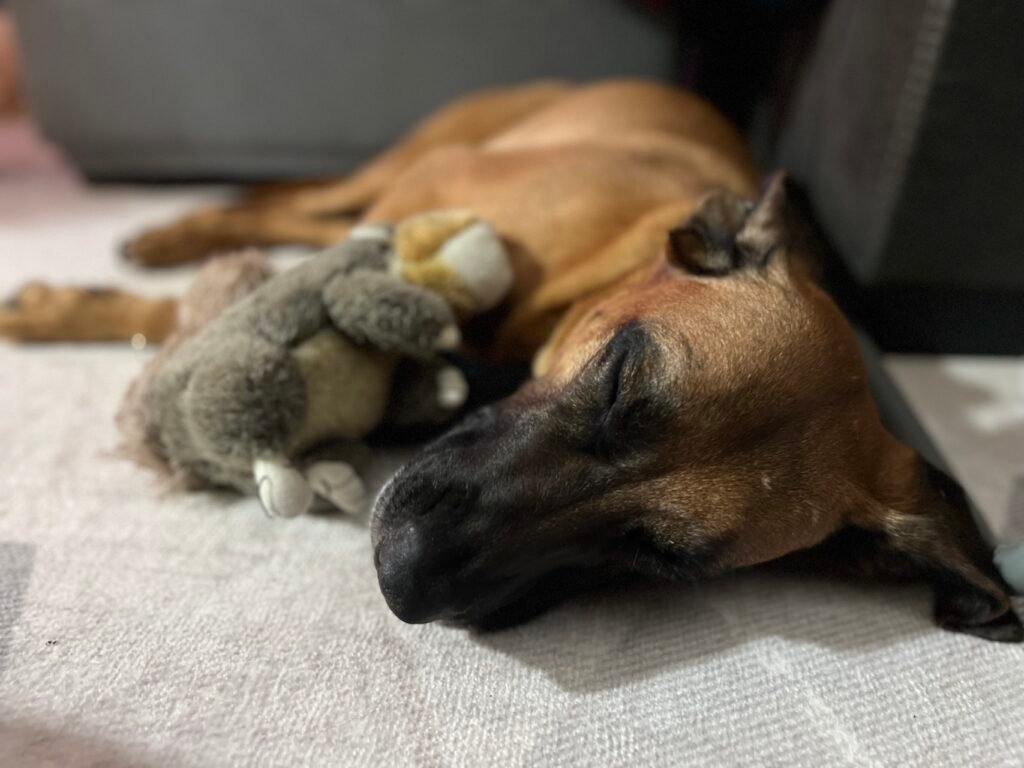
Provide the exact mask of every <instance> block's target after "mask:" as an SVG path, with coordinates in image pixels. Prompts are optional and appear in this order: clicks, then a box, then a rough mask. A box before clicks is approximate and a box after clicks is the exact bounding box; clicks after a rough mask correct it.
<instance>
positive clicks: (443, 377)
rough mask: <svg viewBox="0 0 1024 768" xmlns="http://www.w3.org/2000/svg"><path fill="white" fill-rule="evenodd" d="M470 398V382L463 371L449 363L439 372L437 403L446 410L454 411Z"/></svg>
mask: <svg viewBox="0 0 1024 768" xmlns="http://www.w3.org/2000/svg"><path fill="white" fill-rule="evenodd" d="M467 399H469V383H468V382H467V381H466V377H465V376H463V375H462V371H460V370H459V369H458V368H456V367H455V366H454V365H449V366H446V367H444V368H442V369H441V370H439V371H438V372H437V404H438V405H440V406H441V407H442V408H444V409H445V410H446V411H454V410H457V409H459V408H461V407H462V406H464V405H465V404H466V400H467Z"/></svg>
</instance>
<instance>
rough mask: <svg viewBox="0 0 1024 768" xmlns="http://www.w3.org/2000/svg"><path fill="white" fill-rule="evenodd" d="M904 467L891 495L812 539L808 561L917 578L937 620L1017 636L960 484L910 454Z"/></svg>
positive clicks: (1008, 638)
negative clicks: (905, 475)
mask: <svg viewBox="0 0 1024 768" xmlns="http://www.w3.org/2000/svg"><path fill="white" fill-rule="evenodd" d="M909 470H910V471H911V472H912V473H913V476H912V477H911V478H910V482H909V483H908V484H907V485H906V486H905V490H904V491H902V492H900V493H899V494H898V498H891V499H889V500H888V501H887V502H884V503H878V504H874V505H870V506H871V508H870V509H869V510H868V511H866V512H865V513H864V514H862V515H858V516H856V517H855V519H854V520H853V521H852V523H851V525H850V526H849V527H847V528H844V529H842V530H841V531H840V532H839V533H837V534H835V535H833V536H832V537H831V538H830V539H828V540H826V542H825V543H824V544H822V545H820V546H819V548H818V552H817V553H816V554H817V557H816V558H815V562H819V563H823V564H826V565H827V566H828V567H830V568H833V567H839V568H843V569H847V568H850V569H852V570H854V571H856V572H858V573H861V574H864V575H871V576H895V577H897V578H917V579H920V578H923V579H925V580H926V581H928V582H929V583H930V584H931V585H932V586H933V588H934V590H935V607H934V611H935V621H936V622H937V623H938V624H939V626H941V627H943V628H945V629H949V630H952V631H954V632H964V633H967V634H970V635H975V636H978V637H982V638H985V639H987V640H995V641H999V642H1013V643H1019V642H1022V641H1024V625H1022V624H1021V621H1020V618H1019V617H1018V616H1017V614H1016V613H1015V612H1014V610H1013V607H1012V605H1011V604H1010V595H1011V594H1012V590H1011V588H1010V587H1009V585H1008V584H1007V583H1006V582H1005V581H1004V580H1003V578H1002V576H1001V575H1000V574H999V571H998V570H997V568H996V566H995V564H994V562H993V553H992V549H991V547H990V546H989V545H988V544H987V543H986V542H985V540H984V539H983V538H982V536H981V534H980V533H979V531H978V528H977V526H976V525H975V522H974V517H973V514H972V512H971V510H970V507H969V505H968V502H967V498H966V496H965V495H964V492H963V489H962V488H961V487H960V486H959V485H958V484H957V483H956V482H955V481H954V480H952V479H951V478H950V477H948V476H947V475H946V474H945V473H943V472H941V471H939V470H938V469H936V468H934V467H932V466H931V465H929V464H927V463H926V462H924V461H922V460H920V459H917V458H916V457H915V458H914V461H913V463H912V465H911V466H910V467H909ZM887 471H889V472H893V471H896V472H899V471H902V469H901V468H899V467H897V468H892V467H890V468H889V469H888V470H887Z"/></svg>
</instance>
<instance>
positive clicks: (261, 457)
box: [141, 211, 512, 517]
mask: <svg viewBox="0 0 1024 768" xmlns="http://www.w3.org/2000/svg"><path fill="white" fill-rule="evenodd" d="M511 283H512V269H511V266H510V263H509V260H508V257H507V254H506V252H505V249H504V247H503V245H502V243H501V240H500V239H499V238H498V236H497V235H496V234H495V232H494V230H493V229H492V228H491V226H490V225H489V224H487V223H486V222H484V221H482V220H479V219H477V218H475V217H474V216H473V215H472V214H470V213H468V212H463V211H440V212H434V213H430V214H424V215H420V216H416V217H412V218H410V219H407V220H404V221H402V222H401V223H399V224H398V225H397V226H395V227H392V226H389V225H362V226H359V227H357V228H356V229H355V230H353V232H352V233H351V235H350V236H349V237H348V239H346V240H345V241H344V242H342V243H341V244H340V245H338V246H335V247H333V248H331V249H328V250H326V251H324V252H322V253H320V254H318V255H315V256H313V257H311V258H310V259H309V260H307V261H305V262H303V263H302V264H300V265H299V266H297V267H294V268H292V269H290V270H287V271H285V272H283V273H281V274H279V275H276V276H274V277H272V278H270V279H269V280H267V281H266V282H265V283H263V284H262V285H260V286H259V287H258V288H256V289H255V290H254V291H252V292H251V293H249V294H248V295H247V296H245V297H244V298H242V299H240V300H239V301H237V302H236V303H234V304H232V305H231V306H229V307H228V308H227V309H226V310H225V311H224V312H223V313H222V314H220V315H219V316H217V317H216V318H215V319H213V320H211V321H210V322H209V323H208V324H207V325H205V326H204V327H202V328H201V329H200V330H199V331H198V332H196V333H195V334H194V335H193V336H191V337H190V338H187V339H186V340H184V341H183V342H182V343H181V344H180V345H179V346H177V347H176V348H175V349H174V350H173V351H172V352H171V354H169V355H168V357H167V359H166V360H165V361H164V362H163V363H162V365H161V366H160V368H159V370H158V371H157V372H156V374H155V376H154V378H153V379H152V381H150V382H148V386H147V387H146V391H145V393H144V395H143V396H142V401H141V406H142V412H143V414H144V421H145V433H146V442H147V443H148V445H149V446H150V447H151V448H152V449H153V451H154V453H156V454H157V455H158V456H159V457H160V458H161V459H162V460H163V461H164V462H166V464H168V465H169V466H170V467H171V468H172V469H173V470H174V471H175V472H176V473H178V474H179V475H181V474H184V475H185V476H186V477H187V478H188V479H190V480H192V481H193V484H200V485H202V484H205V485H214V486H230V487H233V488H236V489H238V490H240V491H243V492H253V491H255V492H256V493H257V494H258V496H259V498H260V501H261V502H262V504H263V507H264V509H265V510H266V512H267V514H269V515H272V516H282V517H293V516H295V515H299V514H302V513H303V512H305V511H307V510H308V509H309V507H310V506H311V504H312V503H313V500H314V497H315V496H319V497H321V498H322V499H324V500H326V501H327V502H329V503H330V504H332V505H333V506H335V507H337V508H339V509H341V510H345V511H354V510H356V509H358V508H360V507H361V505H362V504H363V501H364V489H363V484H362V481H361V480H360V478H359V476H358V474H357V473H356V471H355V469H354V468H353V467H352V465H351V462H350V461H347V460H345V459H346V458H347V457H348V456H350V455H351V453H352V451H353V450H354V449H356V448H358V446H359V441H361V440H362V439H363V438H364V437H365V436H366V435H367V434H368V433H370V432H371V431H372V430H374V429H375V428H376V427H378V426H379V425H381V424H382V423H385V422H386V423H391V424H398V425H409V424H417V423H419V424H423V423H439V422H441V421H444V420H447V419H448V418H450V417H451V416H452V415H453V414H454V413H455V411H457V410H458V409H459V408H460V407H461V406H462V405H463V404H464V402H465V400H466V397H467V394H468V392H467V385H466V381H465V379H464V378H463V376H462V374H461V372H460V371H459V370H458V369H457V368H455V367H453V366H451V365H448V364H447V363H446V362H445V361H444V360H443V359H442V358H441V357H439V356H438V354H437V353H438V352H439V351H442V350H450V349H453V348H455V347H456V346H457V345H458V344H459V340H460V334H459V329H458V325H457V321H458V320H461V319H464V318H466V317H468V316H470V315H472V314H475V313H478V312H482V311H485V310H487V309H490V308H491V307H494V306H495V305H496V304H498V303H499V302H500V301H501V299H502V298H503V296H504V295H505V293H506V292H507V290H508V288H509V287H510V285H511Z"/></svg>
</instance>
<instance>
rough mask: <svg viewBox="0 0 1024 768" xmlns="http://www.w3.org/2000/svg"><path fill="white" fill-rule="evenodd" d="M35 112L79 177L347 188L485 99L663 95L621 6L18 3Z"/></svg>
mask: <svg viewBox="0 0 1024 768" xmlns="http://www.w3.org/2000/svg"><path fill="white" fill-rule="evenodd" d="M13 7H14V11H15V19H16V22H17V24H18V30H19V34H20V35H21V37H22V43H23V48H24V56H25V64H26V67H25V69H26V74H27V80H28V82H27V85H28V91H29V96H30V101H31V104H32V109H33V112H34V114H35V116H36V118H37V120H38V122H39V124H40V126H41V127H42V129H43V131H44V133H45V134H46V135H47V136H49V137H50V138H51V139H53V140H54V141H56V142H57V143H58V144H60V145H61V146H62V147H63V148H64V149H65V150H66V151H67V152H68V154H69V155H70V156H71V158H72V159H73V160H74V161H75V162H76V163H77V164H78V165H79V166H81V168H82V169H83V170H84V171H85V173H86V174H88V175H89V176H91V177H93V178H133V179H167V178H189V177H193V178H194V177H207V178H212V177H229V178H240V179H245V178H263V177H284V176H310V175H312V176H318V175H328V174H336V173H339V172H341V171H345V170H347V169H349V168H350V167H352V166H353V165H354V164H356V163H357V162H359V161H360V160H362V159H364V158H365V157H366V156H367V155H369V154H371V153H373V152H375V151H377V150H378V149H381V148H382V147H385V146H387V145H388V144H390V143H391V142H392V141H393V140H394V139H395V138H396V137H397V136H398V134H399V133H400V132H401V131H403V130H404V129H405V128H407V127H408V126H409V125H410V124H411V123H412V122H413V121H414V120H416V119H417V118H419V117H421V116H422V115H424V114H425V113H427V112H429V111H430V110H432V109H434V108H435V107H437V105H438V104H441V103H443V102H445V101H446V100H448V99H450V98H452V97H453V96H456V95H459V94H462V93H464V92H466V91H469V90H473V89H476V88H481V87H484V86H488V85H494V84H497V83H513V82H519V81H523V80H529V79H533V78H542V77H560V78H571V79H590V78H600V77H607V76H612V75H620V74H635V75H643V76H649V77H660V78H664V77H667V76H669V75H670V73H671V68H672V62H673V59H674V47H673V42H672V38H671V35H670V34H668V33H667V32H666V30H664V29H662V28H661V27H660V26H659V25H658V23H657V21H656V20H654V19H652V18H651V17H649V16H648V15H647V14H645V13H642V12H640V11H638V10H636V9H635V8H631V7H629V6H628V5H627V4H626V3H625V2H622V0H543V2H533V1H532V0H530V1H526V0H287V1H286V2H285V1H284V0H216V2H211V0H131V1H130V2H125V1H124V0H85V1H83V0H14V1H13Z"/></svg>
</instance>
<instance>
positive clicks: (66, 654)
mask: <svg viewBox="0 0 1024 768" xmlns="http://www.w3.org/2000/svg"><path fill="white" fill-rule="evenodd" d="M195 199H196V196H195V194H193V193H187V192H182V191H171V192H168V191H163V192H159V193H157V192H148V193H147V192H143V191H136V190H124V189H120V190H117V189H108V190H101V191H88V190H83V189H81V188H79V187H78V186H77V185H76V184H74V183H73V182H72V181H71V180H69V179H67V178H66V177H65V176H62V175H60V174H56V172H51V173H50V175H46V176H44V177H40V176H38V175H33V176H30V177H28V178H24V179H22V180H20V181H3V182H0V291H2V292H6V291H9V290H11V289H13V287H14V286H15V285H16V284H17V283H19V282H20V281H21V280H23V279H25V278H27V277H29V276H33V275H34V276H41V277H47V278H50V279H58V280H82V279H89V280H90V281H92V282H104V281H111V280H117V281H119V282H120V283H122V284H134V285H136V286H142V287H144V288H146V289H147V290H150V291H153V290H156V291H160V290H165V289H166V290H176V289H178V288H180V286H181V284H182V283H183V282H184V281H185V280H186V279H187V273H185V272H182V273H172V274H170V275H167V274H165V275H162V276H159V277H154V276H149V275H139V274H135V273H133V272H132V271H131V270H129V269H128V268H126V267H123V266H118V265H117V263H116V261H115V260H114V257H113V245H114V243H115V241H116V240H117V239H118V238H120V237H123V236H124V235H125V234H127V232H129V231H131V230H132V229H133V228H134V227H135V226H137V225H139V224H140V223H142V222H144V221H152V220H159V219H160V218H162V217H163V216H165V215H166V214H167V213H169V212H170V211H172V210H174V209H177V208H179V207H181V206H182V205H184V204H187V203H191V202H193V201H194V200H195ZM145 355H146V353H145V352H135V351H132V350H130V349H128V348H126V347H97V348H84V347H71V346H56V347H50V348H44V349H40V348H31V349H21V348H14V347H10V346H6V345H2V344H0V434H2V436H3V440H2V441H0V587H2V588H0V766H36V765H53V766H100V765H103V766H128V765H160V766H165V765H190V766H222V765H268V766H270V765H305V764H311V765H359V766H363V765H387V766H400V765H457V766H474V767H475V766H482V765H522V766H540V765H579V766H615V765H622V766H626V765H629V766H648V765H665V766H678V765H777V766H787V767H788V766H803V765H806V766H821V765H868V766H874V765H879V766H881V765H893V766H896V765H899V766H905V765H920V766H938V765H950V766H962V765H978V766H996V765H1005V766H1011V765H1020V764H1022V763H1024V649H1022V648H1021V647H1019V646H1009V647H1007V646H999V645H995V644H989V643H985V642H982V641H980V640H975V639H972V638H968V637H964V636H959V635H952V634H947V633H943V632H940V631H939V630H937V629H935V628H934V627H933V626H932V624H931V621H930V618H929V610H930V603H929V600H930V598H929V595H928V594H927V592H926V591H925V590H924V589H918V588H901V589H893V588H891V587H888V588H881V587H872V586H863V587H858V586H851V585H844V584H837V583H831V582H826V581H799V580H797V579H795V578H786V577H781V576H775V575H766V574H757V573H752V574H746V575H743V576H736V577H733V578H729V579H725V580H722V581H719V582H716V583H713V584H708V585H704V586H700V587H698V588H678V589H649V590H640V591H636V590H633V591H625V592H618V593H614V594H606V595H600V596H595V597H592V598H589V599H586V600H583V601H578V602H575V603H572V604H570V605H568V606H565V607H563V608H560V609H557V610H556V611H554V612H552V613H550V614H548V615H546V616H544V617H542V618H541V619H539V620H537V621H534V622H532V623H530V624H527V625H525V626H522V627H520V628H518V629H515V630H512V631H508V632H504V633H500V634H495V635H488V636H476V635H473V634H469V633H467V632H464V631H459V630H453V629H447V628H444V627H440V626H417V627H413V626H406V625H403V624H401V623H400V622H399V621H397V620H396V619H395V618H394V617H393V616H391V615H390V614H389V613H388V611H387V608H386V606H385V604H384V601H383V599H382V598H381V596H380V594H379V592H378V591H377V586H376V580H375V577H374V572H373V566H372V563H371V557H370V549H369V542H368V534H367V529H366V526H365V523H364V522H352V521H350V520H339V519H328V518H317V517H308V518H305V519H300V520H294V521H270V520H268V519H266V518H265V517H264V516H263V515H262V513H261V512H260V509H259V507H258V505H257V503H256V502H255V501H253V500H239V499H237V498H232V497H229V496H217V495H209V494H200V495H192V496H172V497H161V496H159V495H158V494H157V492H156V486H155V483H154V482H153V480H152V478H150V477H149V476H148V475H146V474H145V473H144V472H142V471H140V470H138V469H136V468H135V467H133V466H132V465H130V464H127V463H125V462H123V461H120V460H118V459H116V458H113V457H112V456H111V455H110V452H111V450H112V449H113V448H114V446H115V445H116V442H117V437H116V433H115V429H114V425H113V415H114V411H115V409H116V407H117V404H118V401H119V399H120V397H121V394H122V391H123V389H124V387H125V385H126V384H127V383H128V381H129V380H130V379H131V377H132V376H134V375H135V374H136V373H137V371H138V370H139V367H140V366H141V365H142V363H143V361H144V359H145ZM923 370H924V369H922V368H920V366H915V365H908V366H906V367H905V368H904V369H903V370H902V374H903V376H901V379H902V378H905V379H906V381H907V382H909V383H911V384H912V385H913V384H915V382H916V386H914V387H912V389H911V395H912V396H914V395H915V392H914V389H917V388H920V387H921V382H922V381H924V379H923V378H922V377H921V374H922V371H923ZM925 389H927V388H925ZM922 391H924V390H922ZM928 391H930V390H928ZM971 404H972V403H968V404H967V405H971ZM973 404H975V405H976V403H973ZM958 407H959V406H958V405H957V404H956V402H955V401H951V402H944V403H943V404H942V408H941V409H939V410H941V411H944V412H945V416H946V417H947V418H952V419H953V420H954V422H955V414H956V412H957V411H956V409H957V408H958ZM964 407H966V405H965V406H964ZM996 411H997V412H998V409H996ZM936 412H938V411H936ZM1012 416H1013V413H1010V414H1009V416H1006V414H1004V415H1003V416H1001V417H999V418H1001V419H1003V421H1002V422H1000V423H1006V424H1009V426H1008V427H1006V428H1005V429H1002V430H1001V431H999V430H997V432H998V433H999V435H1001V436H1000V437H997V438H994V440H995V444H994V449H993V450H994V453H993V455H991V456H989V458H988V460H987V461H985V456H984V445H985V443H984V442H983V443H982V448H981V449H978V448H976V447H975V446H976V444H975V443H972V442H970V438H969V436H968V437H967V438H963V436H962V435H961V437H960V439H959V442H956V441H954V442H953V443H949V442H947V444H946V445H945V447H946V448H947V450H950V451H951V453H952V458H953V464H954V466H955V467H958V461H957V458H958V454H959V453H965V452H968V451H970V452H971V458H970V460H971V461H977V462H978V463H979V464H983V465H985V466H990V465H991V464H992V462H998V461H1000V460H1002V461H1004V462H1006V461H1008V460H1009V461H1011V462H1012V459H1008V458H1007V457H1005V456H1004V455H1003V453H1004V451H1005V450H1006V445H1009V444H1010V442H1011V441H1012V440H1014V439H1017V440H1019V439H1020V437H1021V431H1020V422H1019V421H1014V420H1013V418H1012ZM993 418H995V417H993ZM957 423H958V422H957ZM1015 430H1016V431H1015ZM946 434H947V435H949V434H952V435H953V436H954V437H956V430H955V429H954V430H952V431H947V433H946ZM1014 436H1016V437H1014ZM939 438H940V442H944V441H943V434H941V430H940V434H939ZM965 440H966V442H965ZM1004 443H1005V444H1006V445H1004ZM1015 444H1018V445H1019V443H1015ZM1011 447H1012V446H1011ZM979 450H981V454H980V458H979V453H978V451H979ZM1016 455H1017V457H1018V458H1019V457H1020V456H1022V455H1024V451H1020V452H1018V453H1017V454H1016ZM1004 466H1005V464H1004ZM958 468H959V467H958ZM382 474H383V469H382ZM1004 477H1005V478H1008V477H1009V475H1008V474H1007V473H1006V472H1005V470H1004V473H1003V474H1002V475H1000V479H999V480H998V482H996V483H995V485H994V486H992V487H988V486H986V488H988V491H986V490H985V489H981V490H982V493H977V489H972V490H976V495H978V496H979V497H983V496H984V494H985V493H986V492H987V493H989V497H990V498H996V499H997V501H999V502H1000V503H1002V502H1003V501H1005V499H1006V498H1007V495H1008V494H1009V493H1010V490H1009V489H1010V485H1009V480H1008V479H1006V480H1005V481H1004V479H1003V478H1004ZM993 488H994V489H995V490H993ZM982 500H983V501H984V500H985V499H984V498H982Z"/></svg>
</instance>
